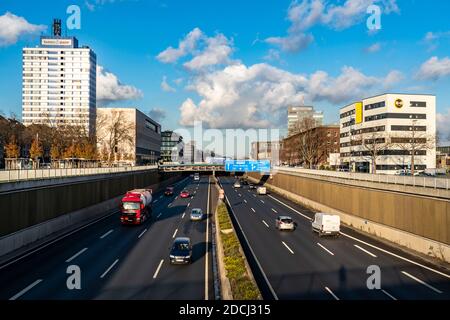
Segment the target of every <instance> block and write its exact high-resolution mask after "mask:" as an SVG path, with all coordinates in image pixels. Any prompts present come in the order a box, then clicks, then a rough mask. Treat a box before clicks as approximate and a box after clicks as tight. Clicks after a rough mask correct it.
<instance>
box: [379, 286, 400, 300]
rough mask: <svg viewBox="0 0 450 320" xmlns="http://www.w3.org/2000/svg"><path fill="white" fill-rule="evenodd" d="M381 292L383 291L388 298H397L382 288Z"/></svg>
mask: <svg viewBox="0 0 450 320" xmlns="http://www.w3.org/2000/svg"><path fill="white" fill-rule="evenodd" d="M381 292H383V293H384V294H385V295H387V296H388V297H389V298H391V299H392V300H397V298H396V297H394V296H393V295H391V294H390V293H389V292H387V291H386V290H384V289H381Z"/></svg>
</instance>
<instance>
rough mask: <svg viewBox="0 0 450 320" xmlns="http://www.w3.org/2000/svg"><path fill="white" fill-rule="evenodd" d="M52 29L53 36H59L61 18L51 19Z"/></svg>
mask: <svg viewBox="0 0 450 320" xmlns="http://www.w3.org/2000/svg"><path fill="white" fill-rule="evenodd" d="M52 31H53V36H55V37H61V19H53V25H52Z"/></svg>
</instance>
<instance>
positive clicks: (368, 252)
mask: <svg viewBox="0 0 450 320" xmlns="http://www.w3.org/2000/svg"><path fill="white" fill-rule="evenodd" d="M354 246H355V247H356V248H358V249H359V250H361V251H364V252H365V253H367V254H368V255H369V256H372V257H374V258H376V257H377V256H376V255H374V254H373V253H372V252H370V251H368V250H366V249H364V248H362V247H360V246H358V245H357V244H354Z"/></svg>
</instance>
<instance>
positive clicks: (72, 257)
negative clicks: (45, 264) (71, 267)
mask: <svg viewBox="0 0 450 320" xmlns="http://www.w3.org/2000/svg"><path fill="white" fill-rule="evenodd" d="M87 249H88V248H84V249H81V250H80V251H78V252H77V253H75V254H74V255H73V256H71V257H70V258H69V259H67V260H66V262H70V261H72V260H73V259H75V258H76V257H78V256H79V255H80V254H82V253H83V252H85V251H86V250H87Z"/></svg>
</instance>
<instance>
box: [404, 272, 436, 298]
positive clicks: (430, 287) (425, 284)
mask: <svg viewBox="0 0 450 320" xmlns="http://www.w3.org/2000/svg"><path fill="white" fill-rule="evenodd" d="M402 273H403V274H404V275H405V276H407V277H410V278H411V279H413V280H416V281H417V282H418V283H420V284H423V285H424V286H425V287H427V288H429V289H431V290H433V291H434V292H437V293H442V291H441V290H439V289H436V288H435V287H433V286H432V285H430V284H428V283H426V282H425V281H422V280H420V279H419V278H416V277H414V276H413V275H412V274H409V273H408V272H406V271H402Z"/></svg>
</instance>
